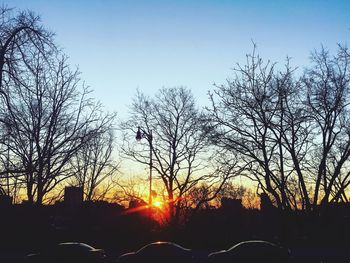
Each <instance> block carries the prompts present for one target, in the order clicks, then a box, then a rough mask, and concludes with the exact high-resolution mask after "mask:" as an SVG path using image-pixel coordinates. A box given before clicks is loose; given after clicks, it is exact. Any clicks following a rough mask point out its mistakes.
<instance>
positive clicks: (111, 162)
mask: <svg viewBox="0 0 350 263" xmlns="http://www.w3.org/2000/svg"><path fill="white" fill-rule="evenodd" d="M110 120H111V121H112V120H113V119H110ZM111 124H112V123H110V125H111ZM113 148H114V133H113V127H110V128H109V129H107V130H106V131H105V132H103V133H100V134H98V135H97V136H95V137H94V138H92V139H91V140H90V141H88V142H87V143H86V144H85V145H84V146H82V147H81V148H80V150H79V151H78V152H77V153H76V154H75V155H74V157H73V158H72V160H71V165H72V167H73V174H74V175H73V184H74V185H78V186H80V187H82V188H83V189H84V197H85V200H87V201H92V200H96V199H101V198H102V199H103V198H104V197H105V196H106V194H107V193H108V192H109V191H110V190H111V188H112V187H113V186H115V176H116V173H117V172H118V168H119V163H117V162H116V161H115V156H113Z"/></svg>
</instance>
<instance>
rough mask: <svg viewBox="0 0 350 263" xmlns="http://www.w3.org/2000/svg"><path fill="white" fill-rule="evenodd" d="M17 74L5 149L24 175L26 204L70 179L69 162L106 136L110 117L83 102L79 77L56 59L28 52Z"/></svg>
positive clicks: (13, 80)
mask: <svg viewBox="0 0 350 263" xmlns="http://www.w3.org/2000/svg"><path fill="white" fill-rule="evenodd" d="M22 60H23V66H22V67H21V74H17V75H13V76H12V78H11V79H9V81H8V82H7V85H8V92H9V93H8V94H9V96H10V97H11V100H9V101H8V107H7V108H6V109H5V110H4V112H3V113H2V114H4V115H7V120H8V122H9V123H8V125H10V127H11V129H12V132H11V136H10V143H9V144H8V147H10V150H11V152H12V153H13V155H14V158H15V159H17V160H18V162H19V164H20V168H21V169H22V170H23V171H24V173H23V182H24V183H25V185H26V191H27V197H28V201H29V202H30V203H33V202H36V203H37V204H41V203H42V202H43V200H44V197H45V195H46V194H47V193H49V192H50V191H51V190H53V189H54V188H55V187H56V186H57V185H58V184H59V183H60V182H62V181H63V180H64V179H66V178H67V177H69V176H71V175H72V170H71V169H69V168H70V167H69V165H68V164H69V161H70V160H71V158H72V157H73V156H74V155H75V154H76V153H77V151H79V150H80V149H81V147H83V146H84V145H85V144H86V143H88V142H89V141H91V140H92V139H94V138H95V137H96V136H98V135H99V134H100V133H103V132H105V131H106V129H107V127H108V124H109V123H110V121H111V118H112V116H110V115H107V114H103V113H102V108H101V105H100V104H99V103H96V102H94V101H93V100H92V99H90V98H89V97H88V95H89V93H90V91H89V90H88V89H87V88H86V87H84V86H83V85H81V84H80V79H79V72H78V71H77V70H75V71H72V70H71V69H70V68H69V66H68V64H67V59H66V58H65V57H64V56H62V55H61V54H60V53H55V52H53V53H51V54H48V53H46V54H43V53H42V52H40V51H33V52H32V53H31V55H30V56H29V55H27V56H26V57H23V58H22Z"/></svg>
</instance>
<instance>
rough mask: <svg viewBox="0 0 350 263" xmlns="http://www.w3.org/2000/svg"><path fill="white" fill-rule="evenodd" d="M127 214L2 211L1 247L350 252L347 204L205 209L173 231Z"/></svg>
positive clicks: (111, 208)
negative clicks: (257, 243) (71, 244)
mask: <svg viewBox="0 0 350 263" xmlns="http://www.w3.org/2000/svg"><path fill="white" fill-rule="evenodd" d="M124 212H125V209H124V207H122V206H120V205H116V204H108V203H105V202H97V203H92V202H90V203H84V204H83V205H82V206H79V207H66V206H64V205H63V204H56V205H52V206H40V207H35V206H28V205H14V206H10V207H2V208H0V215H1V216H0V226H1V236H2V238H1V239H0V248H1V251H2V252H3V251H7V253H11V251H15V252H16V251H17V252H18V253H17V252H16V253H17V258H20V255H25V254H27V253H30V252H35V251H39V250H41V249H43V248H45V247H48V246H50V245H52V244H56V243H59V242H66V241H79V242H85V243H88V244H91V245H93V246H96V247H101V248H104V249H105V250H106V251H107V252H109V253H110V254H112V255H114V257H117V256H118V255H120V254H122V253H125V252H129V251H134V250H137V249H138V248H140V247H142V246H143V245H145V244H147V243H150V242H153V241H159V240H164V241H172V242H176V243H179V244H181V245H183V246H184V247H188V248H191V249H195V250H199V251H206V252H207V253H209V252H213V251H217V250H221V249H228V248H229V247H231V246H233V245H234V244H236V243H238V242H241V241H244V240H253V239H260V240H266V241H270V242H273V243H275V244H278V245H281V246H284V247H288V248H290V249H291V250H292V252H293V251H294V253H295V254H297V256H303V255H304V256H308V255H310V254H311V255H313V254H322V253H328V254H331V255H336V254H337V253H338V252H337V251H342V252H343V251H347V250H350V242H348V240H349V238H350V230H349V226H348V224H349V218H350V206H349V205H346V204H344V205H334V206H331V207H328V208H327V209H325V210H323V211H319V212H314V213H313V214H306V213H302V212H279V211H278V210H275V209H270V210H267V211H260V210H248V209H244V208H241V207H236V208H233V207H231V208H230V207H221V208H219V209H206V210H202V211H199V212H197V213H195V214H194V215H192V216H191V217H190V218H188V220H187V221H186V222H185V223H184V224H181V225H178V226H171V227H170V226H166V225H160V224H159V223H157V222H156V221H153V220H150V218H149V217H148V216H147V215H145V214H143V213H142V212H136V213H124ZM322 251H323V252H322ZM324 251H326V252H324ZM15 252H14V253H15ZM339 253H340V252H339ZM1 255H2V254H0V257H1ZM329 262H331V261H329ZM333 262H335V261H333Z"/></svg>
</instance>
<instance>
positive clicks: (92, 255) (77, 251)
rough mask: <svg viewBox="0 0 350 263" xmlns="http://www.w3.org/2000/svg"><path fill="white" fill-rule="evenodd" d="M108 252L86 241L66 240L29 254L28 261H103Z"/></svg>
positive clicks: (71, 262) (34, 262)
mask: <svg viewBox="0 0 350 263" xmlns="http://www.w3.org/2000/svg"><path fill="white" fill-rule="evenodd" d="M105 258H106V254H105V252H104V250H103V249H97V248H94V247H92V246H90V245H87V244H85V243H78V242H65V243H59V244H57V245H55V246H52V247H49V248H47V249H45V250H43V251H40V252H39V253H35V254H30V255H28V256H27V262H28V263H48V262H50V263H63V262H64V263H80V262H82V263H83V262H84V263H102V262H104V261H105Z"/></svg>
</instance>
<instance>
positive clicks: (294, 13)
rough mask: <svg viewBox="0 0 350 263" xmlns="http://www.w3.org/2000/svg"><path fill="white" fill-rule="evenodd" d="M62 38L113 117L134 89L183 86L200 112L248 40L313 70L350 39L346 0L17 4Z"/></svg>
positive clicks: (28, 0) (269, 54)
mask: <svg viewBox="0 0 350 263" xmlns="http://www.w3.org/2000/svg"><path fill="white" fill-rule="evenodd" d="M2 3H3V4H4V5H7V6H9V7H16V8H18V9H19V10H23V9H30V10H32V11H34V12H36V13H37V14H39V15H40V16H41V18H42V22H43V25H44V26H45V27H46V28H48V29H50V30H51V31H53V32H55V33H56V42H57V43H58V44H59V46H60V47H62V48H63V49H64V51H65V53H66V54H67V55H68V56H69V57H70V63H71V64H72V66H79V68H80V71H81V72H82V75H81V77H82V79H83V80H84V82H85V83H86V84H87V85H89V86H90V87H91V88H92V89H93V90H94V93H93V96H94V97H95V98H96V99H98V100H100V101H101V102H102V103H103V104H104V105H105V107H106V110H108V111H117V113H118V116H119V118H120V119H125V118H127V116H128V105H130V104H131V102H132V98H133V96H134V95H135V94H136V89H139V90H140V91H142V92H144V93H145V94H148V95H152V94H154V93H155V92H156V91H157V90H158V89H160V88H162V87H172V86H186V87H188V88H189V89H191V90H192V92H193V94H194V96H195V98H196V100H197V102H198V105H199V106H203V105H206V104H207V103H208V99H207V92H208V90H213V88H214V87H213V84H214V83H217V84H223V83H225V80H226V79H227V78H230V77H231V76H232V68H233V67H234V66H235V64H236V63H237V62H238V63H244V60H245V54H247V53H249V52H250V51H251V50H252V41H254V42H255V43H256V44H257V45H258V51H259V53H260V54H261V56H262V57H263V58H264V59H266V60H267V59H270V60H272V61H277V62H278V63H279V65H283V63H284V61H285V58H286V57H287V56H289V57H291V58H292V65H294V66H298V67H300V69H302V68H304V67H305V66H307V64H308V63H309V55H310V52H311V51H312V50H314V49H319V48H320V47H321V45H324V46H325V47H327V48H329V49H330V50H331V51H332V52H334V51H335V50H336V45H337V43H343V44H346V43H348V42H349V39H350V1H346V0H344V1H340V0H332V1H326V0H323V1H322V0H318V1H311V0H309V1H308V0H290V1H287V0H285V1H284V0H275V1H272V0H264V1H263V0H261V1H258V0H256V1H254V0H251V1H247V0H242V1H239V0H235V1H234V0H231V1H220V0H216V1H214V0H213V1H208V0H201V1H191V0H184V1H175V0H173V1H167V0H163V1H156V0H149V1H146V0H145V1H133V0H128V1H119V0H11V1H2Z"/></svg>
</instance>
